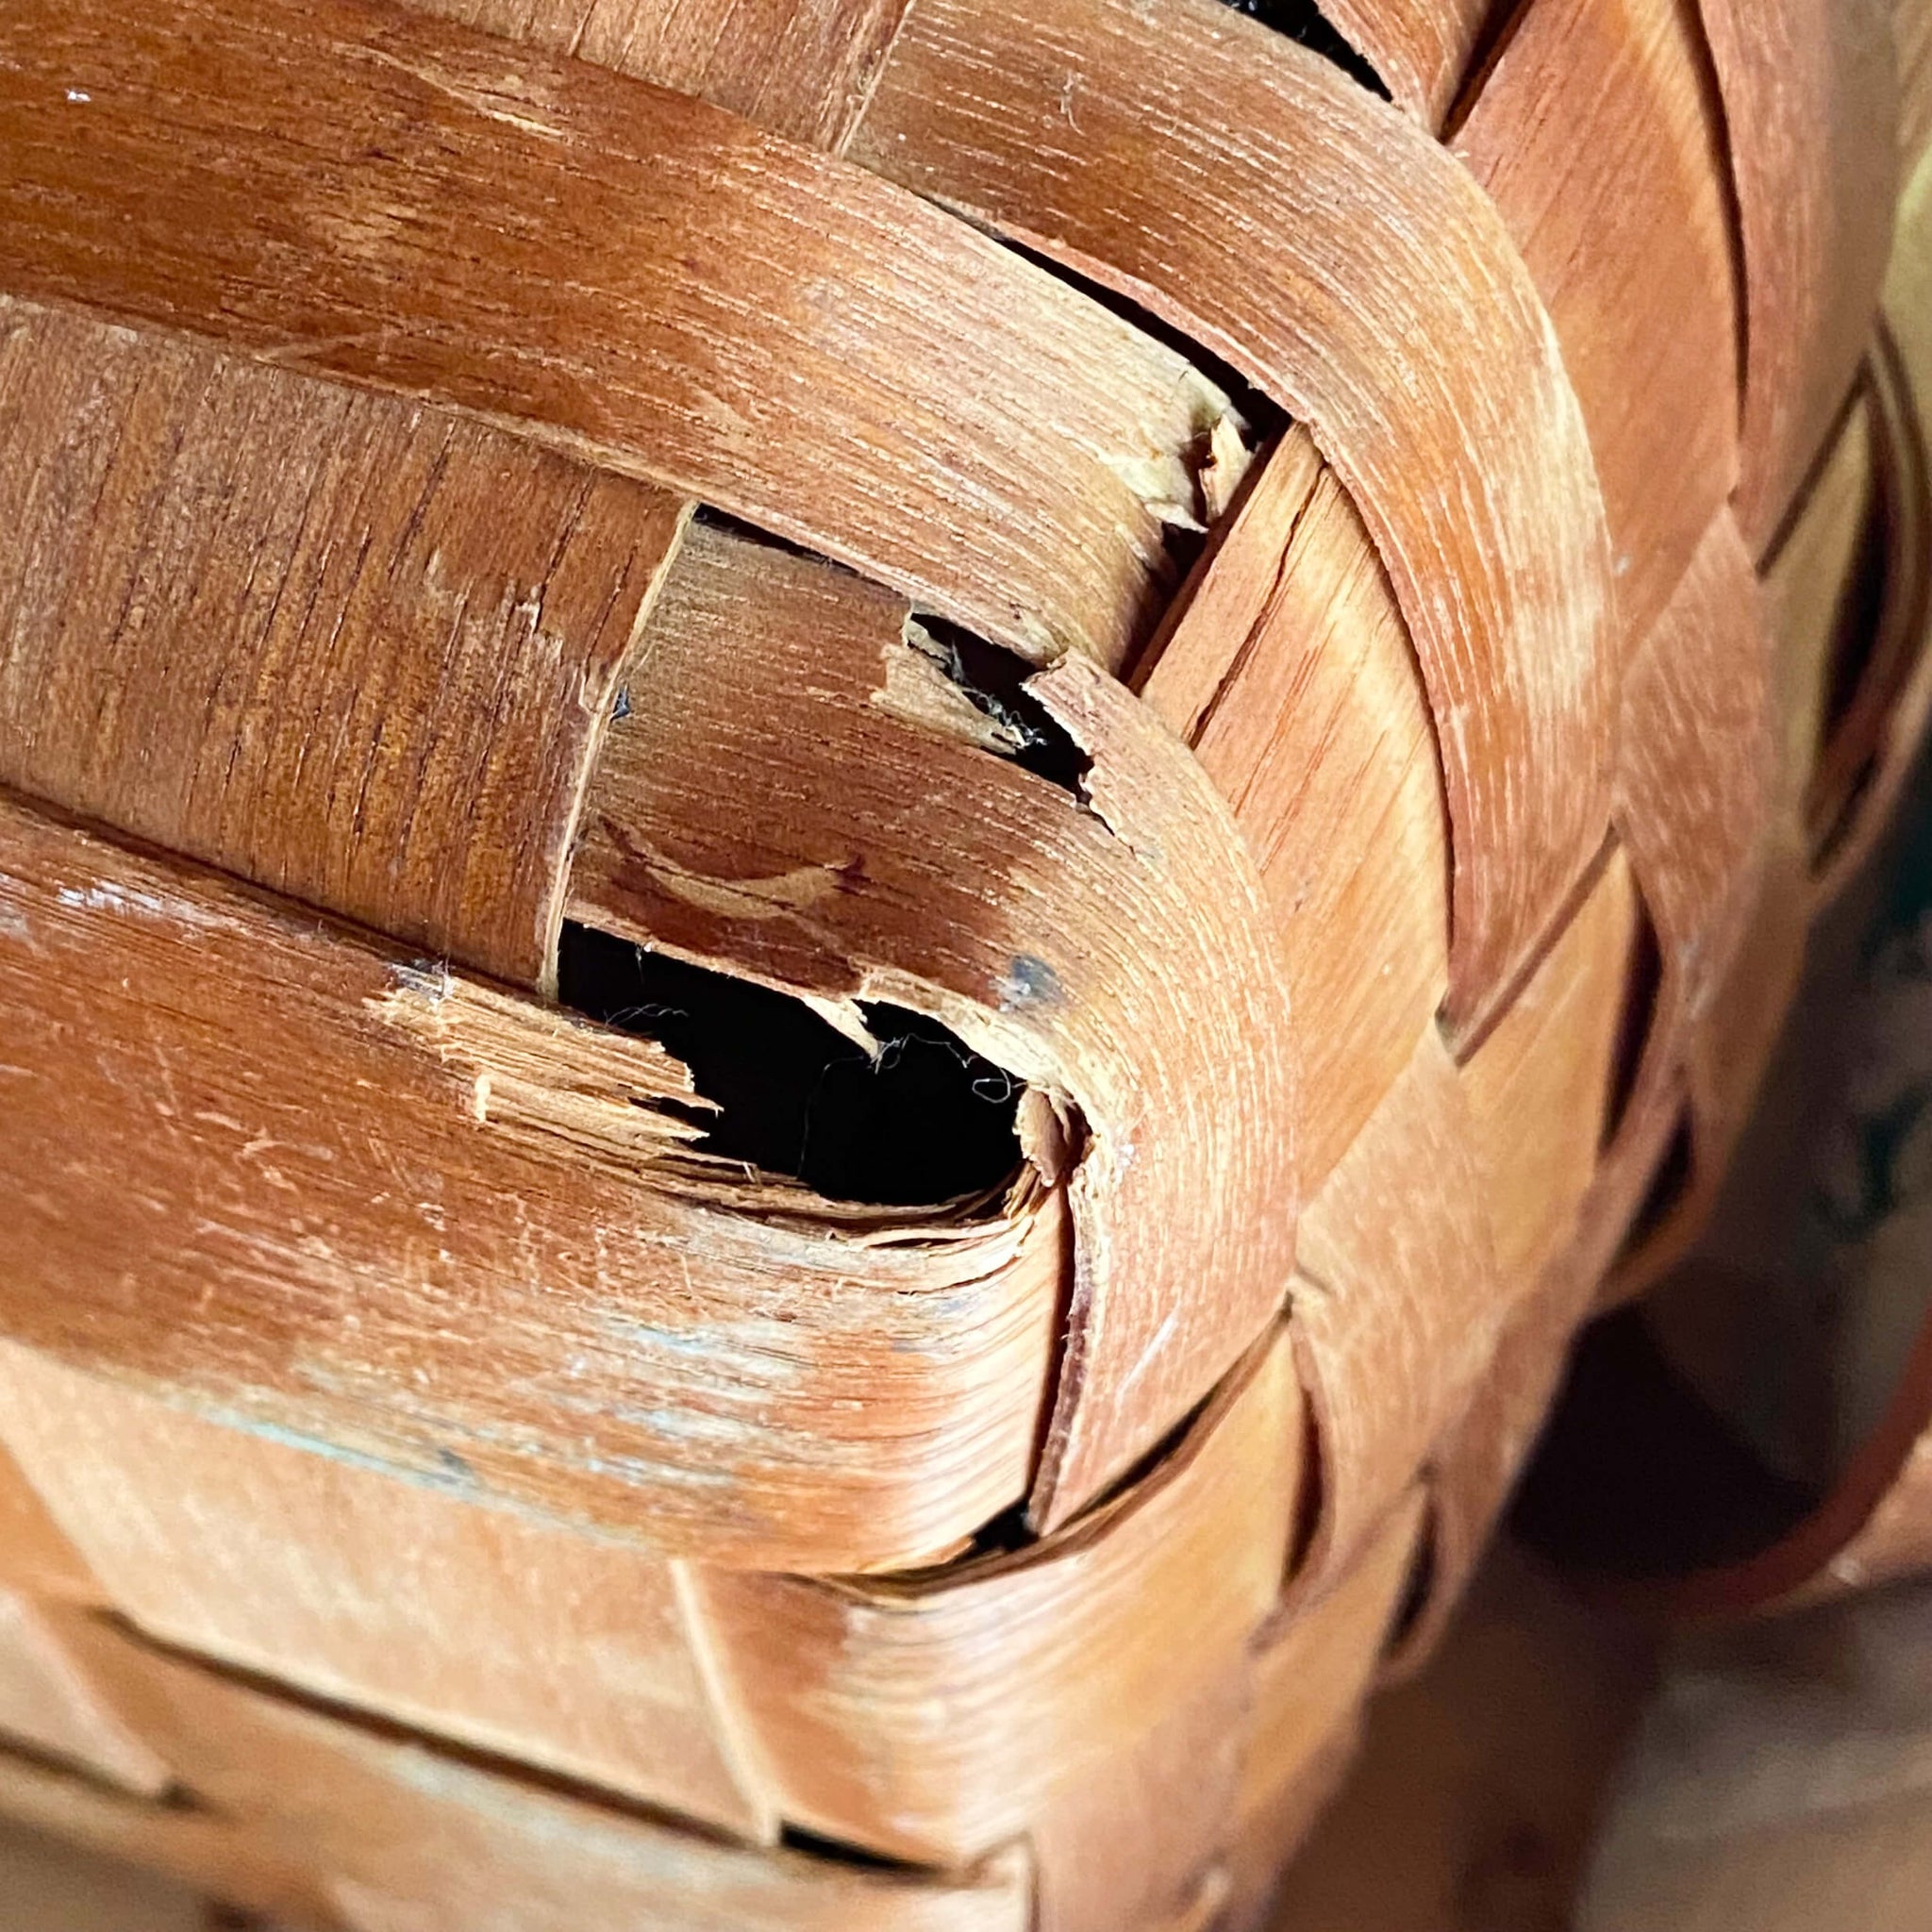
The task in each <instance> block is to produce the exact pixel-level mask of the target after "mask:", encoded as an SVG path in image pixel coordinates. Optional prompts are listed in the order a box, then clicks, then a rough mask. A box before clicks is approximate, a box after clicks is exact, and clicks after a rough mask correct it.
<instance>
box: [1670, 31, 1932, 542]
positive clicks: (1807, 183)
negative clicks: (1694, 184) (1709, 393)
mask: <svg viewBox="0 0 1932 1932" xmlns="http://www.w3.org/2000/svg"><path fill="white" fill-rule="evenodd" d="M1700 4H1701V6H1702V9H1703V15H1704V24H1705V28H1706V31H1707V35H1708V37H1709V43H1710V51H1711V56H1712V58H1713V59H1714V60H1715V62H1716V65H1717V75H1718V83H1719V86H1720V89H1721V90H1722V92H1723V96H1724V121H1725V125H1726V127H1727V129H1728V131H1729V140H1730V151H1731V172H1732V179H1733V182H1734V184H1735V188H1736V193H1737V205H1738V213H1739V221H1740V228H1741V234H1742V244H1743V262H1744V314H1745V347H1746V353H1745V365H1744V414H1743V425H1742V430H1741V444H1740V480H1739V488H1738V499H1737V501H1738V522H1739V524H1740V527H1741V528H1742V529H1743V532H1744V537H1745V541H1747V542H1749V544H1750V545H1751V548H1752V552H1753V554H1754V555H1755V556H1757V557H1762V556H1763V555H1764V554H1765V552H1766V550H1767V549H1768V547H1769V546H1770V544H1771V542H1772V540H1773V539H1774V537H1775V536H1776V534H1777V532H1778V530H1779V528H1780V527H1781V525H1783V524H1784V522H1785V519H1786V516H1787V514H1788V513H1789V511H1790V508H1791V506H1792V503H1793V501H1794V500H1795V498H1796V496H1797V492H1798V489H1799V486H1800V485H1801V484H1802V483H1803V481H1804V479H1805V477H1806V475H1807V472H1808V471H1809V470H1810V468H1811V465H1812V463H1813V462H1814V461H1815V460H1816V458H1817V457H1818V455H1819V452H1820V451H1821V449H1822V448H1823V447H1824V440H1825V435H1826V433H1827V431H1828V430H1829V429H1830V427H1831V425H1832V423H1833V421H1834V420H1835V419H1836V418H1837V416H1838V414H1839V411H1840V409H1841V408H1843V407H1844V401H1845V397H1846V395H1847V393H1848V392H1849V391H1850V389H1851V386H1852V379H1853V376H1854V375H1856V374H1857V366H1858V358H1860V356H1862V355H1863V354H1864V349H1865V339H1866V336H1867V334H1868V332H1869V331H1870V328H1871V325H1872V314H1873V310H1874V307H1875V305H1876V303H1877V299H1878V289H1879V283H1880V280H1881V278H1882V277H1883V275H1884V274H1885V258H1886V253H1887V251H1888V249H1889V247H1890V242H1891V222H1892V204H1893V200H1894V197H1895V195H1896V192H1897V183H1898V108H1899V92H1898V67H1897V53H1896V49H1895V47H1894V45H1893V42H1892V37H1891V8H1890V0H1700Z"/></svg>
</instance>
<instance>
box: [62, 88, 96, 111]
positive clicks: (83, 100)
mask: <svg viewBox="0 0 1932 1932" xmlns="http://www.w3.org/2000/svg"><path fill="white" fill-rule="evenodd" d="M67 98H68V99H69V100H70V101H72V102H73V103H74V104H75V107H78V108H84V107H86V106H87V104H88V103H89V102H90V101H91V100H92V99H93V95H92V94H91V93H89V92H87V90H86V89H85V88H78V87H71V88H69V89H68V90H67Z"/></svg>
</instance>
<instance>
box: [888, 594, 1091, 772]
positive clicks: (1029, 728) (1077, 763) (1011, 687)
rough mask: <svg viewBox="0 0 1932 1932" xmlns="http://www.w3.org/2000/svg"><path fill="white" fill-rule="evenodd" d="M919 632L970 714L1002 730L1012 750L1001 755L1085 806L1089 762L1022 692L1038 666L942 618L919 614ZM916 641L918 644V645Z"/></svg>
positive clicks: (1030, 695) (1069, 736) (1055, 722)
mask: <svg viewBox="0 0 1932 1932" xmlns="http://www.w3.org/2000/svg"><path fill="white" fill-rule="evenodd" d="M919 629H920V631H922V632H923V633H924V637H925V638H926V639H927V640H929V641H930V642H931V643H932V645H933V646H934V649H933V650H932V651H929V652H927V653H926V655H927V656H928V657H930V658H931V659H932V661H933V662H934V663H935V664H937V665H938V666H939V668H940V669H941V671H942V672H944V673H945V675H946V677H947V678H948V680H949V681H950V682H951V683H952V684H954V685H955V686H957V687H958V690H959V691H962V692H964V694H965V695H966V697H967V699H968V701H969V702H970V703H971V704H972V706H973V708H974V710H976V711H978V712H979V713H980V715H981V716H982V717H986V718H991V720H992V722H993V723H994V724H997V725H998V726H999V727H1000V732H1001V735H1002V737H1003V738H1004V739H1005V740H1006V741H1007V742H1008V744H1009V745H1010V746H1011V749H1009V750H1006V751H1003V752H1002V753H1001V756H1002V757H1005V758H1010V759H1011V760H1012V762H1013V763H1014V764H1016V765H1019V766H1020V767H1021V768H1022V769H1023V770H1025V771H1028V772H1031V773H1032V774H1034V775H1035V776H1036V777H1040V778H1044V779H1045V780H1046V781H1047V783H1048V784H1049V785H1058V787H1059V789H1060V790H1061V791H1066V792H1070V793H1071V794H1072V795H1073V796H1074V797H1075V798H1078V799H1081V800H1083V801H1084V799H1085V797H1086V778H1087V774H1088V773H1089V772H1091V770H1092V769H1093V759H1092V758H1091V756H1090V755H1089V754H1088V753H1087V752H1086V751H1084V750H1083V749H1082V748H1081V746H1080V745H1079V743H1078V742H1077V741H1075V739H1074V735H1073V733H1072V732H1070V731H1069V730H1068V729H1067V727H1066V726H1065V725H1064V724H1061V723H1060V721H1059V720H1058V718H1056V717H1055V716H1054V715H1053V713H1052V712H1051V711H1049V710H1048V709H1047V708H1046V707H1045V706H1044V705H1042V704H1041V702H1040V700H1039V699H1038V698H1037V697H1035V696H1034V695H1033V693H1032V692H1031V691H1028V690H1027V689H1026V680H1027V679H1028V678H1029V677H1030V676H1032V675H1033V674H1034V672H1035V671H1036V670H1037V669H1038V668H1039V667H1038V666H1036V665H1032V664H1029V663H1027V662H1026V660H1025V659H1024V658H1020V657H1017V656H1015V655H1014V653H1013V652H1011V651H1008V650H1005V649H1003V648H1002V647H1001V646H1000V645H998V644H990V643H988V642H987V641H986V640H985V639H984V638H981V637H975V636H974V634H973V632H971V631H969V630H962V629H961V628H960V627H959V625H957V624H951V623H948V622H947V621H946V620H945V619H944V618H941V617H928V616H926V615H924V613H922V614H921V615H920V618H919ZM914 642H915V645H917V644H918V641H917V640H915V641H914Z"/></svg>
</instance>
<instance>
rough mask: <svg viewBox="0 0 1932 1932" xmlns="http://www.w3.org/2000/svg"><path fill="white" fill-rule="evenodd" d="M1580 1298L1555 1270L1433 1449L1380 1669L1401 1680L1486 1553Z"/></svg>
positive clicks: (1565, 1354) (1561, 1363)
mask: <svg viewBox="0 0 1932 1932" xmlns="http://www.w3.org/2000/svg"><path fill="white" fill-rule="evenodd" d="M1586 1305H1587V1302H1586V1298H1585V1297H1583V1296H1579V1295H1578V1294H1577V1293H1576V1291H1575V1286H1574V1282H1572V1281H1571V1280H1570V1279H1569V1278H1568V1277H1567V1276H1566V1275H1565V1274H1563V1273H1562V1271H1557V1272H1556V1276H1555V1279H1554V1280H1552V1281H1550V1282H1546V1283H1545V1284H1544V1287H1543V1291H1542V1292H1540V1293H1537V1294H1534V1295H1532V1296H1530V1297H1529V1298H1528V1299H1527V1300H1526V1301H1524V1303H1522V1304H1521V1305H1520V1306H1519V1307H1518V1308H1517V1311H1516V1315H1515V1319H1514V1320H1513V1321H1511V1323H1510V1324H1509V1325H1508V1327H1507V1328H1506V1329H1505V1330H1504V1333H1503V1337H1502V1340H1501V1341H1499V1342H1498V1344H1497V1347H1496V1352H1495V1356H1494V1358H1493V1359H1492V1361H1491V1365H1490V1369H1489V1373H1488V1374H1486V1375H1485V1376H1484V1377H1483V1380H1482V1383H1481V1386H1480V1387H1479V1388H1478V1389H1477V1391H1476V1392H1475V1397H1474V1400H1473V1401H1472V1402H1471V1403H1470V1405H1469V1407H1468V1408H1467V1409H1466V1410H1465V1411H1464V1413H1463V1414H1462V1415H1461V1416H1460V1417H1459V1418H1458V1419H1457V1422H1456V1423H1455V1424H1454V1425H1453V1426H1452V1427H1451V1428H1450V1429H1449V1430H1448V1431H1447V1433H1446V1434H1445V1435H1444V1436H1443V1438H1442V1440H1441V1441H1440V1442H1439V1443H1438V1444H1437V1445H1436V1453H1435V1455H1434V1457H1432V1458H1431V1463H1432V1466H1431V1469H1430V1474H1429V1486H1428V1493H1429V1527H1428V1537H1429V1556H1428V1572H1427V1588H1426V1590H1425V1591H1424V1592H1423V1594H1422V1597H1421V1600H1420V1602H1419V1603H1418V1605H1417V1606H1416V1607H1415V1609H1414V1612H1413V1614H1412V1616H1411V1617H1410V1618H1409V1620H1408V1623H1407V1627H1406V1628H1405V1629H1404V1631H1403V1632H1402V1635H1401V1639H1400V1641H1399V1643H1398V1644H1397V1645H1396V1647H1395V1649H1394V1650H1393V1652H1392V1653H1391V1657H1390V1658H1389V1661H1388V1664H1387V1666H1386V1668H1385V1671H1384V1676H1385V1678H1387V1679H1389V1680H1391V1681H1395V1682H1400V1681H1402V1680H1404V1679H1406V1678H1408V1677H1412V1676H1413V1675H1414V1674H1416V1673H1417V1672H1418V1671H1420V1670H1421V1669H1422V1668H1423V1667H1424V1665H1425V1664H1426V1663H1427V1662H1428V1660H1429V1658H1430V1657H1432V1656H1433V1655H1434V1654H1435V1651H1436V1648H1437V1646H1438V1645H1439V1644H1440V1643H1441V1641H1442V1639H1443V1636H1444V1634H1445V1633H1446V1632H1447V1630H1448V1628H1449V1625H1450V1622H1451V1619H1452V1618H1453V1617H1454V1615H1455V1612H1456V1608H1457V1605H1458V1604H1460V1603H1461V1601H1462V1598H1463V1593H1464V1591H1467V1589H1468V1588H1469V1585H1470V1582H1471V1580H1472V1579H1473V1578H1474V1575H1475V1574H1476V1569H1477V1566H1478V1564H1479V1563H1480V1562H1481V1560H1482V1557H1483V1552H1484V1551H1485V1550H1486V1549H1487V1548H1488V1547H1489V1542H1490V1538H1491V1535H1492V1534H1493V1532H1494V1530H1495V1526H1496V1520H1497V1518H1498V1517H1499V1516H1500V1515H1501V1514H1502V1512H1503V1508H1504V1507H1505V1505H1506V1504H1507V1502H1508V1500H1509V1495H1510V1491H1512V1490H1513V1489H1514V1488H1515V1486H1516V1479H1517V1477H1518V1475H1520V1474H1522V1471H1523V1466H1524V1462H1525V1461H1526V1460H1527V1459H1528V1457H1529V1454H1530V1451H1531V1450H1532V1449H1533V1448H1534V1447H1535V1446H1536V1440H1537V1438H1538V1436H1540V1435H1541V1433H1542V1426H1543V1423H1544V1421H1545V1419H1546V1418H1547V1417H1548V1415H1549V1411H1550V1404H1551V1403H1552V1401H1553V1400H1554V1399H1555V1397H1556V1394H1557V1387H1558V1385H1559V1384H1560V1383H1561V1381H1562V1376H1563V1370H1564V1368H1565V1366H1566V1365H1567V1363H1568V1361H1569V1358H1570V1344H1571V1341H1572V1340H1573V1338H1574V1334H1575V1330H1576V1324H1577V1322H1578V1320H1579V1319H1580V1317H1581V1315H1582V1313H1583V1311H1584V1307H1586Z"/></svg>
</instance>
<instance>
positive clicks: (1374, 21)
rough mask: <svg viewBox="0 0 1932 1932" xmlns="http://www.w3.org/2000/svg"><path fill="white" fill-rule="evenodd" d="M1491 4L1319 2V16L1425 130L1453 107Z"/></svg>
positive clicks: (1464, 0)
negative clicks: (1338, 31)
mask: <svg viewBox="0 0 1932 1932" xmlns="http://www.w3.org/2000/svg"><path fill="white" fill-rule="evenodd" d="M1495 10H1496V0H1322V11H1323V12H1324V14H1326V15H1327V16H1328V18H1329V19H1330V20H1332V21H1333V22H1334V23H1335V25H1337V26H1338V27H1339V28H1341V33H1342V36H1343V38H1344V39H1345V40H1346V41H1347V42H1349V44H1350V45H1351V46H1352V47H1354V48H1356V49H1357V52H1359V53H1360V54H1361V55H1362V56H1363V57H1364V58H1366V59H1367V60H1368V63H1369V65H1370V66H1371V67H1373V68H1374V70H1375V72H1376V73H1377V74H1378V75H1380V76H1381V78H1382V82H1383V85H1384V86H1386V87H1387V88H1388V90H1389V92H1390V93H1391V95H1392V96H1393V97H1394V99H1395V101H1396V102H1397V104H1398V105H1399V106H1401V107H1403V108H1407V110H1408V112H1409V113H1411V114H1413V115H1414V116H1415V117H1416V119H1417V120H1419V121H1420V122H1422V124H1423V125H1424V126H1425V127H1430V128H1437V127H1441V125H1442V123H1443V120H1444V119H1445V118H1446V116H1447V115H1448V112H1449V109H1450V108H1451V107H1453V106H1454V105H1455V101H1456V96H1457V91H1458V89H1459V88H1460V87H1461V85H1462V80H1463V76H1464V75H1465V74H1466V73H1467V72H1468V71H1469V64H1470V60H1471V58H1473V57H1474V53H1475V51H1476V47H1477V45H1478V43H1479V42H1480V41H1481V39H1482V33H1483V28H1484V26H1485V25H1487V24H1488V21H1489V19H1490V16H1491V14H1492V13H1493V12H1494V11H1495Z"/></svg>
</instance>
